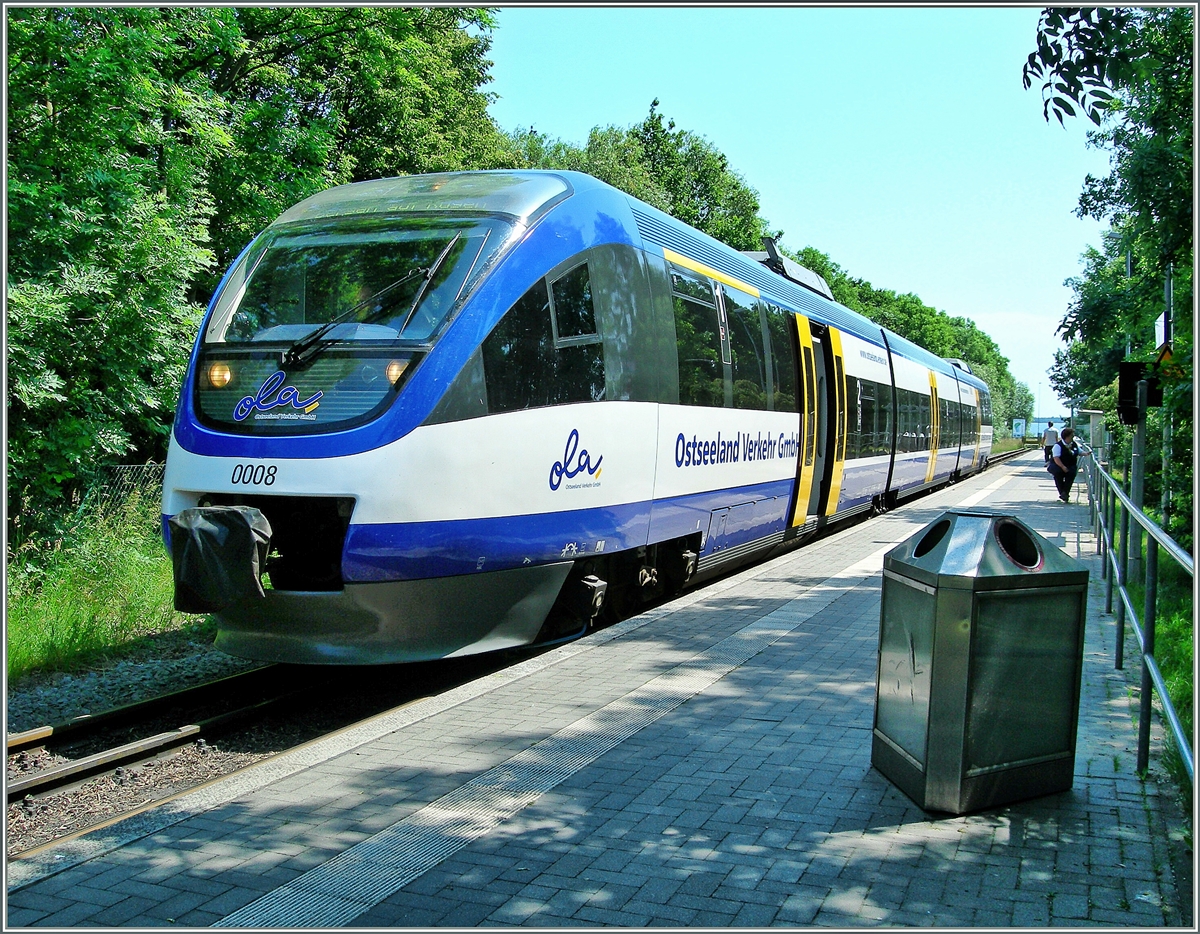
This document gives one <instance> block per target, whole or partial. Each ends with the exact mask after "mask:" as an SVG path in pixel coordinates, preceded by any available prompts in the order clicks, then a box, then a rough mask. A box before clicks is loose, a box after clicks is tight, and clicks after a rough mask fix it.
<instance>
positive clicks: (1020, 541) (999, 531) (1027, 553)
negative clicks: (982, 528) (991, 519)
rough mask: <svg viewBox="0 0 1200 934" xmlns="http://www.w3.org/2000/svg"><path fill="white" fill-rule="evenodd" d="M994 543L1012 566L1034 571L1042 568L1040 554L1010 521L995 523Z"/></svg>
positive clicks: (1033, 543)
mask: <svg viewBox="0 0 1200 934" xmlns="http://www.w3.org/2000/svg"><path fill="white" fill-rule="evenodd" d="M996 541H998V542H999V543H1000V550H1001V551H1003V552H1004V554H1005V555H1006V556H1007V557H1008V559H1009V560H1010V561H1012V563H1013V564H1017V565H1020V566H1021V567H1023V568H1027V569H1028V570H1031V571H1035V570H1037V569H1038V568H1040V567H1041V566H1042V552H1041V549H1039V548H1038V545H1037V542H1035V541H1034V540H1033V539H1032V538H1031V537H1030V535H1029V533H1028V532H1026V531H1025V530H1024V529H1023V528H1021V526H1019V525H1017V523H1015V522H1013V521H1011V520H1005V519H1002V520H1000V521H999V522H997V523H996Z"/></svg>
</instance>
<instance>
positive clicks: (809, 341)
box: [790, 314, 824, 528]
mask: <svg viewBox="0 0 1200 934" xmlns="http://www.w3.org/2000/svg"><path fill="white" fill-rule="evenodd" d="M793 323H794V325H795V328H796V330H795V336H796V393H797V396H796V401H797V405H796V408H797V409H798V410H799V412H800V453H799V455H798V456H797V458H796V487H795V490H796V492H795V497H794V499H793V503H792V521H791V523H790V524H791V527H792V528H797V527H799V526H802V525H804V524H805V522H806V521H807V520H808V517H809V516H812V515H815V514H816V510H815V508H814V497H815V495H816V493H817V492H818V491H819V489H820V485H821V477H822V476H824V473H823V463H824V458H823V456H822V448H821V445H820V444H818V443H817V439H818V437H819V432H818V424H819V420H820V419H819V415H820V407H819V398H820V396H819V395H818V387H819V385H820V382H819V380H820V378H821V377H820V376H819V375H818V360H819V359H820V355H819V353H818V352H817V350H816V349H814V346H813V332H812V325H811V324H810V323H809V320H808V318H807V316H805V315H802V314H796V315H794V320H793ZM818 347H819V344H818ZM820 366H821V372H822V373H823V372H824V362H823V361H822V362H821V364H820ZM814 478H815V481H814Z"/></svg>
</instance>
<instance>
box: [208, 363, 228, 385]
mask: <svg viewBox="0 0 1200 934" xmlns="http://www.w3.org/2000/svg"><path fill="white" fill-rule="evenodd" d="M232 379H233V370H231V369H229V364H228V363H214V364H212V366H210V367H209V368H208V381H209V382H210V383H212V385H213V388H214V389H224V388H225V387H226V386H228V385H229V383H230V381H231V380H232Z"/></svg>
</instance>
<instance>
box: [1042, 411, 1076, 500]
mask: <svg viewBox="0 0 1200 934" xmlns="http://www.w3.org/2000/svg"><path fill="white" fill-rule="evenodd" d="M1050 457H1051V463H1050V467H1049V470H1050V473H1051V474H1052V475H1053V476H1054V485H1055V486H1056V487H1058V499H1059V501H1060V502H1063V503H1066V502H1070V499H1071V484H1072V483H1074V482H1075V474H1077V473H1078V472H1079V445H1078V444H1076V443H1075V431H1074V429H1071V428H1064V429H1063V430H1062V437H1061V438H1059V440H1058V442H1057V443H1056V444H1055V445H1054V446H1053V450H1052V451H1051V453H1050Z"/></svg>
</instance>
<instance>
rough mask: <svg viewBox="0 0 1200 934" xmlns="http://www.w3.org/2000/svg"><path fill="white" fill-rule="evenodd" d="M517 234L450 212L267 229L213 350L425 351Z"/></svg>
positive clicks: (237, 282) (219, 314) (239, 277)
mask: <svg viewBox="0 0 1200 934" xmlns="http://www.w3.org/2000/svg"><path fill="white" fill-rule="evenodd" d="M511 229H512V228H511V225H509V224H507V223H505V222H504V221H502V220H499V219H496V218H477V217H454V216H446V215H441V216H435V217H429V216H419V215H418V216H413V215H409V216H404V217H399V218H397V217H391V218H386V219H371V220H361V219H359V220H353V219H341V220H337V221H326V222H321V223H309V224H304V225H289V226H286V227H280V228H275V229H269V230H267V231H266V232H265V233H264V234H263V235H262V237H260V239H259V242H257V243H255V244H254V246H253V247H252V248H251V249H250V250H249V251H247V253H246V255H245V256H244V257H243V259H242V261H241V262H240V263H239V264H238V266H237V267H235V269H234V270H233V271H232V272H231V273H230V276H229V281H228V282H227V283H226V287H225V289H224V290H223V291H222V296H221V298H220V299H219V300H218V304H217V307H216V309H215V310H214V312H213V316H212V319H211V321H210V323H209V326H208V330H207V331H206V333H205V343H206V344H220V343H225V344H260V345H261V344H265V343H271V344H274V343H281V344H285V345H289V346H291V347H293V348H295V347H304V349H305V351H306V352H308V353H311V352H312V351H311V350H310V349H309V348H310V346H312V345H314V344H317V343H318V342H319V345H320V346H319V347H317V349H318V350H319V349H320V347H323V346H327V345H330V344H333V343H345V342H351V343H353V342H361V341H367V342H372V343H377V342H386V343H389V344H394V343H397V342H401V343H402V344H404V345H406V346H415V347H426V348H427V347H428V346H429V345H430V344H431V343H432V342H433V341H434V340H435V339H436V338H437V336H438V335H439V333H440V331H441V330H442V327H443V325H444V324H445V323H446V322H447V321H448V320H449V318H450V316H451V314H452V312H453V311H454V310H455V309H456V308H457V307H458V305H459V304H460V302H461V300H462V299H463V298H465V296H466V295H467V293H468V292H469V291H470V289H471V287H472V286H473V285H474V284H475V282H477V281H478V279H479V277H480V274H481V272H482V271H483V269H484V268H485V267H486V266H487V265H488V261H489V260H490V259H491V258H492V257H493V256H494V255H495V254H496V252H497V251H498V250H499V248H500V247H501V245H502V244H503V243H504V242H505V240H506V239H507V238H508V235H509V232H510V231H511ZM306 342H311V343H309V344H306Z"/></svg>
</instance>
